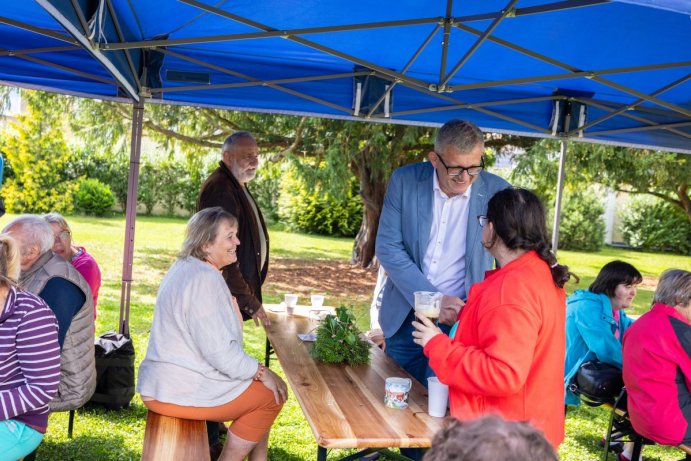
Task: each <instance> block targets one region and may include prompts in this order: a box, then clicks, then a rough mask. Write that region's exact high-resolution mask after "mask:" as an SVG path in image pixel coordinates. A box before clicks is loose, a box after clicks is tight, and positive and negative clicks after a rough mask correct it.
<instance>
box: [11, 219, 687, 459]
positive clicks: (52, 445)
mask: <svg viewBox="0 0 691 461" xmlns="http://www.w3.org/2000/svg"><path fill="white" fill-rule="evenodd" d="M11 218H12V217H11V216H5V217H3V218H1V219H0V226H3V227H4V225H5V224H7V223H8V222H9V220H10V219H11ZM69 221H70V223H71V225H72V229H73V234H74V238H75V240H76V241H77V242H78V243H80V244H82V245H84V246H86V247H87V248H88V250H89V252H90V253H92V254H93V255H94V256H95V257H96V259H97V260H98V262H99V264H100V266H101V270H102V271H103V286H102V288H101V293H100V296H99V309H98V310H99V316H98V320H97V333H98V334H101V333H104V332H105V331H108V330H112V329H115V328H116V326H117V318H118V312H119V306H120V301H119V299H120V277H121V271H122V248H123V241H124V233H125V232H124V228H125V223H124V219H123V218H111V219H94V218H85V217H72V218H70V219H69ZM184 226H185V221H184V220H181V219H167V218H146V217H140V218H138V221H137V228H136V239H135V246H136V251H135V257H134V283H133V286H132V307H131V317H130V321H131V333H132V337H133V340H134V342H135V347H136V350H137V361H138V362H139V361H141V359H142V358H143V356H144V352H145V349H146V342H147V338H148V329H149V327H150V324H151V319H152V312H153V305H154V302H155V297H156V291H157V288H158V284H159V283H160V280H161V278H162V277H163V274H164V273H165V271H166V270H167V268H168V267H169V265H170V264H171V263H172V261H173V260H174V258H175V255H176V253H177V251H178V249H179V248H180V244H181V242H182V237H183V234H184ZM271 245H272V256H273V257H289V258H310V259H331V260H347V259H349V258H350V251H351V245H352V241H351V240H349V239H335V238H323V237H316V236H308V235H297V234H291V233H288V232H283V231H277V230H272V231H271ZM559 257H560V260H561V261H562V262H563V263H566V264H568V265H569V266H570V267H571V269H572V270H573V271H574V272H576V273H577V274H578V275H579V276H581V279H582V280H581V283H580V284H579V285H578V286H577V287H578V288H587V286H588V285H589V283H590V282H591V281H592V279H593V278H594V277H595V275H596V273H597V271H598V269H599V268H600V267H601V266H602V265H603V264H604V263H606V262H608V261H610V260H612V259H623V260H626V261H629V262H631V263H632V264H634V265H635V266H636V267H637V268H638V269H639V270H640V271H641V272H642V273H643V274H644V275H645V276H646V277H651V278H654V277H657V276H658V275H659V273H660V272H661V271H662V270H664V269H665V268H668V267H679V268H683V269H686V270H691V258H688V257H681V256H674V255H667V254H652V253H642V252H635V251H627V250H620V249H613V248H608V249H605V250H603V251H601V252H599V253H577V252H567V251H563V252H560V253H559ZM573 289H574V287H573V286H570V287H569V291H572V290H573ZM651 295H652V286H646V287H644V288H643V289H641V290H639V295H638V297H637V299H636V305H635V307H634V309H633V311H634V312H636V313H642V312H644V311H645V310H646V309H647V307H648V306H649V305H650V299H651ZM268 299H269V300H270V301H275V300H277V299H278V293H268ZM354 307H355V309H356V314H358V317H359V318H360V319H361V321H360V323H361V326H363V327H364V326H365V325H366V324H367V315H368V314H367V310H368V303H367V302H364V301H360V302H355V305H354ZM245 334H246V336H245V341H246V348H247V349H248V350H249V351H250V352H251V353H252V354H253V355H255V356H256V357H257V358H261V357H263V352H264V349H263V347H264V341H265V337H264V335H263V333H262V329H261V328H258V327H255V326H254V324H252V323H251V322H248V323H247V325H246V328H245ZM275 366H276V367H277V366H278V365H275ZM279 372H280V370H279ZM145 414H146V411H145V409H144V407H143V405H142V404H141V401H140V400H139V398H138V397H135V400H134V401H133V404H132V405H131V407H130V408H129V409H128V410H123V411H119V412H106V411H103V410H98V409H89V410H82V411H79V412H78V413H77V417H76V422H75V432H74V438H73V439H71V440H70V439H68V438H67V413H58V414H54V415H52V416H51V418H50V427H49V429H48V432H47V434H46V437H45V440H44V442H43V443H42V445H41V447H40V449H39V454H38V459H39V460H41V461H43V460H55V461H63V460H84V461H86V460H89V461H92V460H103V461H105V460H113V461H116V460H117V461H120V460H130V459H132V460H133V459H139V457H140V455H141V445H142V438H143V433H144V418H145ZM606 417H607V414H606V412H605V411H604V410H601V409H599V408H581V409H578V410H576V411H573V412H570V413H569V415H568V417H567V434H566V441H565V442H564V444H563V445H562V447H561V449H560V454H561V458H562V459H563V460H566V461H581V460H589V459H592V460H595V459H599V457H600V456H601V452H600V448H599V447H598V446H597V442H598V441H599V439H600V437H601V436H602V434H603V432H604V430H605V427H606ZM270 446H271V448H270V459H272V460H286V461H293V460H303V459H314V457H315V456H316V448H317V447H316V443H315V442H314V438H313V437H312V434H311V431H310V429H309V426H308V425H307V423H306V421H305V419H304V417H303V415H302V412H301V411H300V408H299V406H298V404H297V402H296V401H295V398H291V399H290V400H289V401H288V403H287V404H286V406H285V407H284V409H283V411H282V413H281V415H280V416H279V418H278V420H277V422H276V424H275V426H274V430H273V431H272V434H271V441H270ZM342 454H343V452H337V453H332V454H331V455H330V457H329V459H336V458H337V457H338V456H340V455H342ZM645 454H646V459H651V460H652V459H655V460H664V461H671V460H676V459H679V458H681V454H680V452H678V451H676V450H673V449H670V448H665V449H662V448H646V449H645Z"/></svg>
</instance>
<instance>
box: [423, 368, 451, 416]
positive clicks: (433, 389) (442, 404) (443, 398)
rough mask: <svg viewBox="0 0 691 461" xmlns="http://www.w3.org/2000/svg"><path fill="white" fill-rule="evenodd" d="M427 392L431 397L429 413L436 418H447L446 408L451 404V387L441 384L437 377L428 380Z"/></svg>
mask: <svg viewBox="0 0 691 461" xmlns="http://www.w3.org/2000/svg"><path fill="white" fill-rule="evenodd" d="M427 391H428V395H429V401H428V403H427V413H428V414H429V415H430V416H433V417H435V418H443V417H444V416H446V407H447V405H448V402H449V386H447V385H446V384H444V383H442V382H440V381H439V378H437V377H436V376H432V377H430V378H427Z"/></svg>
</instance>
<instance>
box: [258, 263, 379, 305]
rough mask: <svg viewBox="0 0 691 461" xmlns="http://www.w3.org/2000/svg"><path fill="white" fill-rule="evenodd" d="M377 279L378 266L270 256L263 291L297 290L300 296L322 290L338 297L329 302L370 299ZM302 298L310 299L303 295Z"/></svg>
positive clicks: (277, 294)
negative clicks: (371, 266)
mask: <svg viewBox="0 0 691 461" xmlns="http://www.w3.org/2000/svg"><path fill="white" fill-rule="evenodd" d="M376 282H377V271H376V269H362V268H360V267H357V266H353V265H351V264H350V263H349V262H346V261H328V260H314V259H311V260H305V259H292V258H271V262H270V265H269V275H268V277H267V280H266V283H265V284H264V288H263V289H262V291H263V292H264V293H266V294H268V295H276V296H283V294H284V293H296V294H298V295H299V296H300V297H307V296H309V295H310V294H311V293H323V294H326V295H327V297H332V298H335V299H332V300H327V304H330V305H333V304H334V303H335V302H338V303H369V301H370V300H371V299H372V291H373V290H374V285H375V284H376ZM299 302H300V303H301V304H302V303H307V302H309V301H307V299H306V298H303V299H301V300H300V301H299Z"/></svg>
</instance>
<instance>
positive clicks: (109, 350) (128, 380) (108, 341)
mask: <svg viewBox="0 0 691 461" xmlns="http://www.w3.org/2000/svg"><path fill="white" fill-rule="evenodd" d="M94 344H95V349H96V380H97V381H96V392H94V395H93V396H92V397H91V400H90V401H89V403H97V404H100V405H103V406H105V407H106V408H107V409H109V410H119V409H121V408H126V407H127V406H128V405H129V404H130V401H131V400H132V397H134V345H133V344H132V340H131V339H130V338H129V337H127V336H125V335H121V334H119V333H115V332H114V331H109V332H108V333H104V334H103V335H101V336H100V337H98V338H96V341H95V342H94Z"/></svg>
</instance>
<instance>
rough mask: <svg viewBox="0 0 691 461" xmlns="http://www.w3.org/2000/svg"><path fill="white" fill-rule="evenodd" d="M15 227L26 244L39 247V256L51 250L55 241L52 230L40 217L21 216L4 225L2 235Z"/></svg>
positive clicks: (32, 215)
mask: <svg viewBox="0 0 691 461" xmlns="http://www.w3.org/2000/svg"><path fill="white" fill-rule="evenodd" d="M16 227H19V229H20V232H21V234H22V236H24V238H25V240H26V243H27V244H30V245H38V246H39V248H40V249H41V254H43V253H45V252H46V251H50V250H52V249H53V243H54V241H55V237H54V236H53V229H51V227H50V225H49V224H48V223H47V222H46V221H45V220H44V219H43V218H41V217H40V216H38V215H35V214H25V215H22V216H20V217H18V218H16V219H15V220H13V221H11V222H10V223H9V224H8V225H6V226H5V228H4V229H3V230H2V233H3V234H6V233H7V232H8V231H10V230H12V229H14V228H16Z"/></svg>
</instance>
